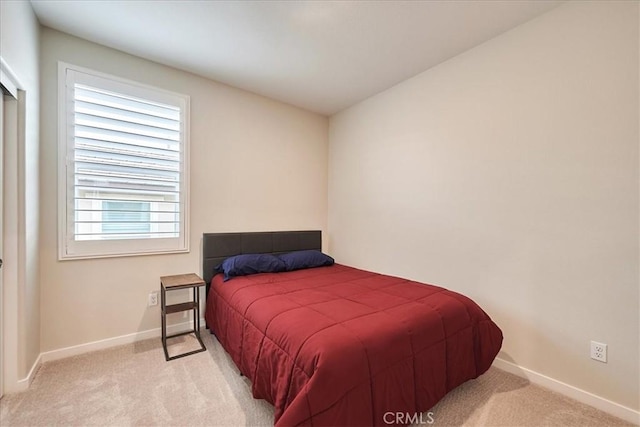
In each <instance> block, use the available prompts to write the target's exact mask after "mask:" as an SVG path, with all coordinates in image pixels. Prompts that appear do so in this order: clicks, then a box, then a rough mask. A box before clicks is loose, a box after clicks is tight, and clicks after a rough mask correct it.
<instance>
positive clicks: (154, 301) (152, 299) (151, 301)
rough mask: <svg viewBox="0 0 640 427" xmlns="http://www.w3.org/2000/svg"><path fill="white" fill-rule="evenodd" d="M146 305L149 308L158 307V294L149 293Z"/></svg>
mask: <svg viewBox="0 0 640 427" xmlns="http://www.w3.org/2000/svg"><path fill="white" fill-rule="evenodd" d="M147 305H148V306H149V307H151V306H154V305H158V292H157V291H155V292H151V293H149V298H148V300H147Z"/></svg>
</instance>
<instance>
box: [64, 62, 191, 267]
mask: <svg viewBox="0 0 640 427" xmlns="http://www.w3.org/2000/svg"><path fill="white" fill-rule="evenodd" d="M60 99H61V100H62V103H61V107H60V108H61V111H60V144H59V148H60V187H59V192H60V194H59V203H60V230H59V231H60V232H59V234H60V239H59V240H60V250H59V255H60V259H72V258H87V257H104V256H121V255H139V254H152V253H165V252H185V251H188V249H189V246H188V231H187V230H188V227H187V219H188V215H187V209H188V203H187V202H188V190H189V189H188V179H187V178H188V173H187V167H188V123H189V121H188V118H189V98H188V97H187V96H185V95H179V94H175V93H171V92H167V91H164V90H161V89H156V88H152V87H149V86H145V85H141V84H139V83H135V82H131V81H126V80H123V79H120V78H116V77H112V76H107V75H105V74H102V73H97V72H94V71H90V70H86V69H81V68H78V67H74V66H71V65H68V64H63V63H60Z"/></svg>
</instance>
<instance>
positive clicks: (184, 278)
mask: <svg viewBox="0 0 640 427" xmlns="http://www.w3.org/2000/svg"><path fill="white" fill-rule="evenodd" d="M160 283H161V284H162V286H164V288H165V289H169V288H181V287H194V286H203V285H204V280H202V278H201V277H200V276H198V275H197V274H195V273H188V274H176V275H173V276H162V277H160Z"/></svg>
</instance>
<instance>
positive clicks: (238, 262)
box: [216, 254, 285, 282]
mask: <svg viewBox="0 0 640 427" xmlns="http://www.w3.org/2000/svg"><path fill="white" fill-rule="evenodd" d="M216 271H217V272H218V273H224V281H225V282H226V281H227V280H229V279H231V278H232V277H236V276H246V275H249V274H257V273H278V272H280V271H285V264H284V262H283V261H282V260H281V259H280V258H278V257H276V256H274V255H270V254H245V255H236V256H232V257H230V258H227V259H225V260H224V261H223V262H222V264H220V265H219V266H217V267H216Z"/></svg>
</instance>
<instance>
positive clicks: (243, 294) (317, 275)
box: [202, 231, 502, 426]
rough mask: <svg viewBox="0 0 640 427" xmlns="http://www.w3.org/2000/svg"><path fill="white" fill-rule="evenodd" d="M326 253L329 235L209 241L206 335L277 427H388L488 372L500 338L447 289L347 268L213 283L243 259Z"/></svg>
mask: <svg viewBox="0 0 640 427" xmlns="http://www.w3.org/2000/svg"><path fill="white" fill-rule="evenodd" d="M321 246H322V243H321V232H320V231H287V232H265V233H253V232H252V233H207V234H204V236H203V263H202V265H203V278H204V279H205V281H206V283H207V287H206V293H207V302H206V311H205V319H206V323H207V327H208V328H210V330H211V333H213V334H215V336H216V338H217V339H218V341H219V342H220V343H221V345H222V346H223V348H224V349H225V350H226V351H227V353H228V354H229V355H230V357H231V358H232V359H233V361H234V362H235V364H236V366H237V367H238V369H239V370H240V372H241V373H242V374H243V375H245V376H246V377H248V378H249V379H250V380H251V384H252V393H253V396H254V397H255V398H261V399H265V400H267V401H269V402H270V403H272V404H273V405H274V406H275V419H274V424H275V425H276V426H302V425H316V426H318V425H331V426H337V425H387V424H389V423H393V422H394V421H395V420H397V419H406V418H402V417H401V418H397V416H396V414H416V413H421V412H425V411H428V410H429V409H430V408H431V407H433V405H435V404H436V403H437V402H438V401H439V400H440V399H441V398H442V397H443V396H444V395H445V394H446V393H448V392H449V391H450V390H452V389H454V388H455V387H457V386H458V385H460V384H462V383H463V382H465V381H467V380H469V379H472V378H476V377H478V376H479V375H481V374H482V373H484V372H485V371H486V370H487V369H489V367H490V366H491V363H492V362H493V359H494V358H495V356H496V355H497V353H498V351H499V350H500V347H501V344H502V332H501V331H500V329H499V328H498V326H496V325H495V324H494V323H493V321H492V320H491V319H490V318H489V316H488V315H487V314H486V313H485V312H484V311H483V310H482V309H481V308H480V307H479V306H478V305H477V304H475V303H474V302H473V301H471V300H470V299H469V298H467V297H465V296H463V295H460V294H457V293H455V292H452V291H449V290H446V289H444V288H440V287H437V286H432V285H427V284H422V283H417V282H413V281H410V280H406V279H401V278H398V277H392V276H387V275H382V274H377V273H372V272H368V271H364V270H359V269H356V268H351V267H348V266H344V265H340V264H337V263H336V264H334V265H331V266H324V267H318V268H310V269H302V270H296V271H287V272H280V273H262V274H254V275H247V276H241V277H234V278H233V279H231V280H229V281H227V282H225V281H223V277H222V275H221V274H215V272H214V268H215V267H216V266H217V265H219V264H220V263H221V262H222V261H223V260H224V259H226V258H227V257H230V256H233V255H238V254H258V253H260V254H283V253H287V252H291V251H299V250H310V249H314V250H320V249H321Z"/></svg>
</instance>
